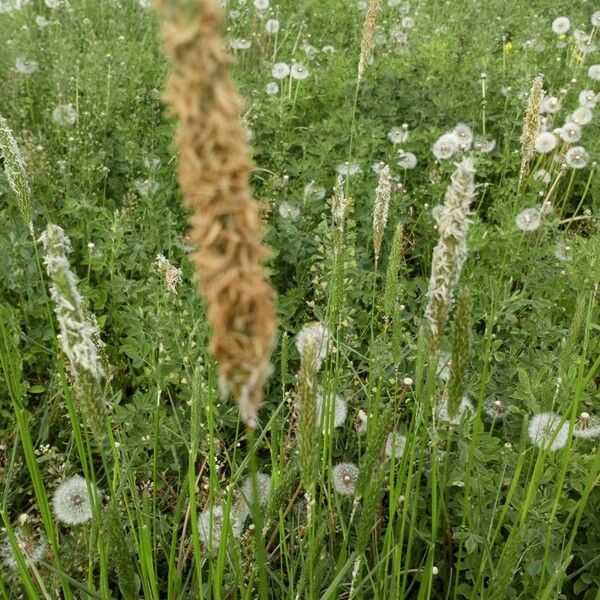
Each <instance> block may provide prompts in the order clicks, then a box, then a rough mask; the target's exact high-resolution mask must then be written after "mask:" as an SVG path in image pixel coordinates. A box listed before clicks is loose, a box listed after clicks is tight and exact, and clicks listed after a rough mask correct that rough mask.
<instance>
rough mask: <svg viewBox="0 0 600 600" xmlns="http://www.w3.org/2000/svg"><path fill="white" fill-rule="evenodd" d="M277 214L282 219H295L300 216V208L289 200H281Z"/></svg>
mask: <svg viewBox="0 0 600 600" xmlns="http://www.w3.org/2000/svg"><path fill="white" fill-rule="evenodd" d="M278 211H279V215H280V217H281V218H282V219H287V220H289V221H295V220H296V219H298V217H300V209H299V208H298V207H297V206H294V205H293V204H290V203H289V202H285V201H284V202H282V203H281V204H280V205H279V208H278Z"/></svg>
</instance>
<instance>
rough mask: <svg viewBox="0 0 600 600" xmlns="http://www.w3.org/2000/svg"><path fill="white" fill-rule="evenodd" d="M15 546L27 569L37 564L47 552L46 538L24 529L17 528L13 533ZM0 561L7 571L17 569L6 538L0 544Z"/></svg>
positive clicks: (14, 557) (15, 560) (16, 563)
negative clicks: (0, 560)
mask: <svg viewBox="0 0 600 600" xmlns="http://www.w3.org/2000/svg"><path fill="white" fill-rule="evenodd" d="M13 533H14V536H15V540H16V542H17V546H18V547H19V550H20V551H21V554H22V555H23V558H24V560H25V564H26V565H27V566H28V567H29V566H32V565H35V564H36V563H37V562H39V561H40V560H41V559H42V558H43V557H44V555H45V554H46V551H47V550H48V538H46V536H45V535H44V534H39V535H37V536H36V535H33V533H31V532H28V531H26V530H25V528H23V527H21V526H18V527H15V529H14V531H13ZM0 559H2V562H4V564H5V565H6V566H7V567H8V568H9V569H17V568H18V562H17V557H16V555H15V553H14V552H13V548H12V546H11V544H10V540H9V539H8V537H6V538H5V539H4V540H3V541H2V543H1V544H0Z"/></svg>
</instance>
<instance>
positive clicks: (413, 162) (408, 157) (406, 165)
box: [398, 152, 417, 170]
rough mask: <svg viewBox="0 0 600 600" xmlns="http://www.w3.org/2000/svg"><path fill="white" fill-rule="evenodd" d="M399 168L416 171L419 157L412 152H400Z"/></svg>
mask: <svg viewBox="0 0 600 600" xmlns="http://www.w3.org/2000/svg"><path fill="white" fill-rule="evenodd" d="M398 166H399V167H401V168H402V169H409V170H410V169H414V168H415V167H416V166H417V157H416V156H415V155H414V154H413V153H412V152H400V153H399V154H398Z"/></svg>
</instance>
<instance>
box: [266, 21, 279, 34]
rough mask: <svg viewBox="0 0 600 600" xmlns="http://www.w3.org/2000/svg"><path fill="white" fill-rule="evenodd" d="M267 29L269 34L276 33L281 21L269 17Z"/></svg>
mask: <svg viewBox="0 0 600 600" xmlns="http://www.w3.org/2000/svg"><path fill="white" fill-rule="evenodd" d="M265 30H266V31H267V33H268V34H269V35H275V34H276V33H277V32H278V31H279V21H278V20H277V19H269V20H268V21H267V22H266V23H265Z"/></svg>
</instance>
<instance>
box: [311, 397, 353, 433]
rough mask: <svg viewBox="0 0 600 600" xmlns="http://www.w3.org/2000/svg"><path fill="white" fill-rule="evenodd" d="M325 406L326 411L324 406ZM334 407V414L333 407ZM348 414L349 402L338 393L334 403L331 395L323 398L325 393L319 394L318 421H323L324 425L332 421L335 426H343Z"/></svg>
mask: <svg viewBox="0 0 600 600" xmlns="http://www.w3.org/2000/svg"><path fill="white" fill-rule="evenodd" d="M324 407H325V412H324V411H323V408H324ZM332 408H333V415H332V414H331V409H332ZM347 415H348V403H347V402H346V401H345V400H344V399H343V398H342V396H340V395H339V394H337V395H336V397H335V399H334V401H333V403H332V402H331V395H329V396H327V397H326V398H323V394H321V393H318V394H317V422H318V423H321V422H323V425H327V424H328V423H329V422H330V421H331V424H332V425H333V427H334V428H337V427H341V426H342V425H343V424H344V423H345V422H346V416H347Z"/></svg>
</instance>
